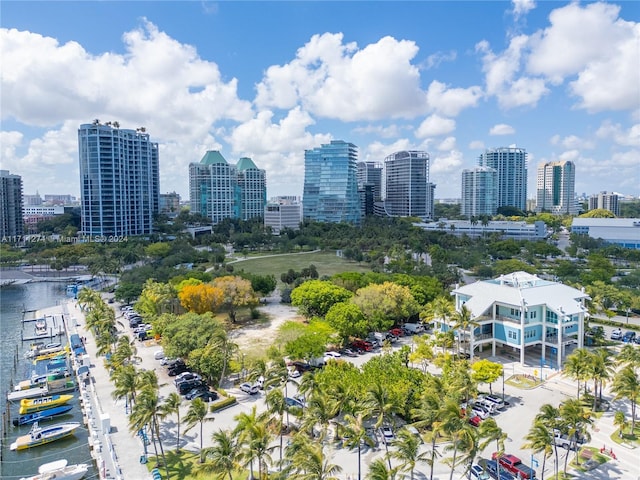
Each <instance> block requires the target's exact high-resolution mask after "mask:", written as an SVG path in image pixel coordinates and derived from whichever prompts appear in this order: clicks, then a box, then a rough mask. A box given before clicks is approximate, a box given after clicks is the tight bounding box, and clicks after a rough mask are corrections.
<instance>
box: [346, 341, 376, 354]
mask: <svg viewBox="0 0 640 480" xmlns="http://www.w3.org/2000/svg"><path fill="white" fill-rule="evenodd" d="M351 347H352V348H355V349H356V350H364V351H365V352H370V351H371V350H373V345H371V343H370V342H366V341H364V340H354V341H353V342H352V343H351Z"/></svg>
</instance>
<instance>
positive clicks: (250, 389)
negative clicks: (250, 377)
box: [240, 382, 260, 395]
mask: <svg viewBox="0 0 640 480" xmlns="http://www.w3.org/2000/svg"><path fill="white" fill-rule="evenodd" d="M240 390H242V391H243V392H244V393H248V394H249V395H255V394H257V393H259V392H260V388H259V387H258V386H257V385H252V384H251V383H249V382H245V383H243V384H241V385H240Z"/></svg>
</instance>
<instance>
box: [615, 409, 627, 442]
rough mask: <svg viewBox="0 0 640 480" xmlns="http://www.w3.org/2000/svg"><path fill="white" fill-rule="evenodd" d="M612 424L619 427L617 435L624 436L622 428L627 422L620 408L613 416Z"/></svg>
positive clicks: (625, 426)
mask: <svg viewBox="0 0 640 480" xmlns="http://www.w3.org/2000/svg"><path fill="white" fill-rule="evenodd" d="M613 424H614V425H615V426H616V427H618V428H619V430H618V432H619V433H618V436H619V437H620V438H622V437H623V436H624V429H625V428H627V425H628V424H629V423H628V422H627V417H626V415H625V414H624V412H623V411H622V410H618V411H617V412H616V413H615V415H614V416H613Z"/></svg>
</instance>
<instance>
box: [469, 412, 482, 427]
mask: <svg viewBox="0 0 640 480" xmlns="http://www.w3.org/2000/svg"><path fill="white" fill-rule="evenodd" d="M469 423H470V424H471V425H473V426H474V427H479V426H480V424H481V423H482V418H480V417H479V416H478V415H474V416H473V417H471V418H469Z"/></svg>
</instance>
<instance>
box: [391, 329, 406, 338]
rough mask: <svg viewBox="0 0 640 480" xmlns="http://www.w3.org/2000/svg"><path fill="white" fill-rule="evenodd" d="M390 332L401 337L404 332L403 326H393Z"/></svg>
mask: <svg viewBox="0 0 640 480" xmlns="http://www.w3.org/2000/svg"><path fill="white" fill-rule="evenodd" d="M389 333H390V334H391V335H393V336H394V337H401V336H402V335H403V334H404V332H403V331H402V329H401V328H392V329H391V330H389Z"/></svg>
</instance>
